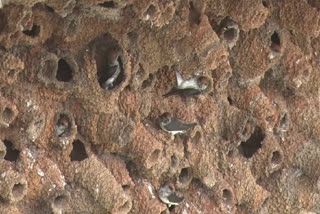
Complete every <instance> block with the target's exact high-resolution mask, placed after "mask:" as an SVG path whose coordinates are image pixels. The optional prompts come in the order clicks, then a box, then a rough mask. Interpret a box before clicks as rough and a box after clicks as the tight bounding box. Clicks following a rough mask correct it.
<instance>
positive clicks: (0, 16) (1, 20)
mask: <svg viewBox="0 0 320 214" xmlns="http://www.w3.org/2000/svg"><path fill="white" fill-rule="evenodd" d="M7 24H8V20H7V17H6V15H5V14H4V13H3V12H2V11H1V10H0V33H1V32H2V31H3V30H4V28H5V27H6V26H7Z"/></svg>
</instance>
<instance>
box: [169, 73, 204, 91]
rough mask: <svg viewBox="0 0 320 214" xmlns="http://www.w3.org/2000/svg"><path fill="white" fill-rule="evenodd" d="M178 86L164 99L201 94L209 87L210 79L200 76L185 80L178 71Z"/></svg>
mask: <svg viewBox="0 0 320 214" xmlns="http://www.w3.org/2000/svg"><path fill="white" fill-rule="evenodd" d="M176 78H177V86H175V87H173V88H172V89H171V90H170V91H169V92H168V93H166V94H164V95H163V96H164V97H169V96H172V95H180V96H184V97H188V96H194V95H199V94H201V93H202V92H203V91H204V90H205V89H206V88H207V87H208V85H209V82H208V79H207V78H205V77H203V76H200V77H193V78H190V79H187V80H183V78H182V76H181V74H180V73H179V72H178V71H176Z"/></svg>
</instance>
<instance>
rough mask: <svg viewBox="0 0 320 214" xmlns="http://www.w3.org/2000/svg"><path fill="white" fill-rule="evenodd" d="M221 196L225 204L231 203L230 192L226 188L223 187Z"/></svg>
mask: <svg viewBox="0 0 320 214" xmlns="http://www.w3.org/2000/svg"><path fill="white" fill-rule="evenodd" d="M222 198H223V201H224V202H225V203H226V204H227V205H231V204H232V192H231V191H230V190H228V189H224V190H223V191H222Z"/></svg>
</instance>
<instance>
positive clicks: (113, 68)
mask: <svg viewBox="0 0 320 214" xmlns="http://www.w3.org/2000/svg"><path fill="white" fill-rule="evenodd" d="M108 67H109V68H108V72H114V73H113V74H112V76H111V77H109V78H108V79H107V80H106V81H105V82H104V83H103V84H102V87H103V88H104V89H105V90H109V89H111V88H113V87H114V85H113V84H114V82H115V81H116V80H117V78H118V77H119V74H120V72H121V68H120V64H119V56H118V57H117V58H116V59H115V60H114V62H113V63H111V64H109V66H108Z"/></svg>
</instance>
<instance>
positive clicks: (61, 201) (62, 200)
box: [53, 195, 68, 209]
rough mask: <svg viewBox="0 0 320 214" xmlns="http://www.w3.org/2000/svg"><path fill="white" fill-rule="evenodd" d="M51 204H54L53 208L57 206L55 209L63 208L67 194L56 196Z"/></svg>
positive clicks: (66, 202)
mask: <svg viewBox="0 0 320 214" xmlns="http://www.w3.org/2000/svg"><path fill="white" fill-rule="evenodd" d="M53 204H54V206H55V208H57V209H64V208H65V207H66V206H67V204H68V196H66V195H60V196H57V197H56V198H55V199H54V202H53Z"/></svg>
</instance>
